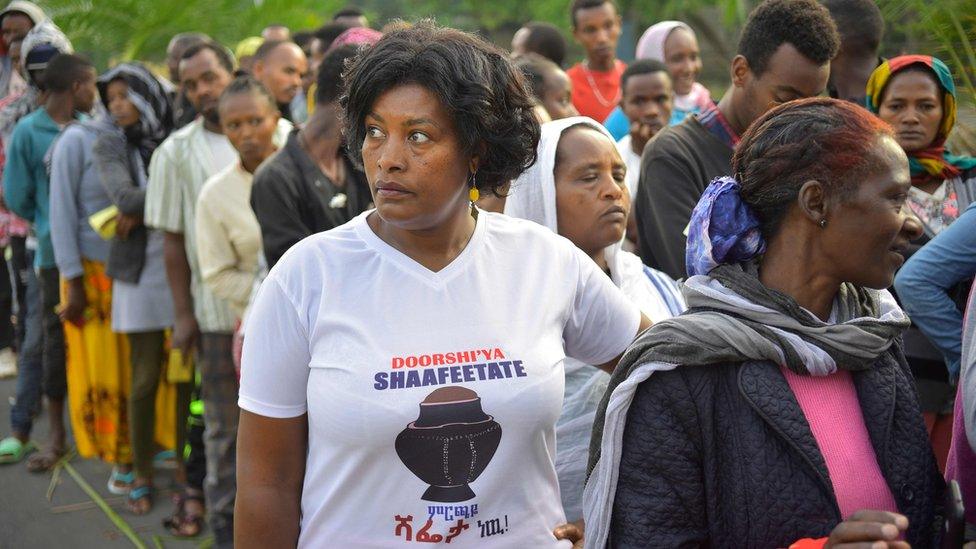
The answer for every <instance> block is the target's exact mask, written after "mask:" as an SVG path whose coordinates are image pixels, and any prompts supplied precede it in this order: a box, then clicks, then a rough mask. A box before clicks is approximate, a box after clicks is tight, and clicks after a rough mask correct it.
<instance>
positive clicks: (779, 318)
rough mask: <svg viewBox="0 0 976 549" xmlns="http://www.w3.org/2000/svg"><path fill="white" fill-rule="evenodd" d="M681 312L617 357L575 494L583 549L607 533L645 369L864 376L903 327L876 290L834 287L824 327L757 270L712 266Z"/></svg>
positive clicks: (691, 287)
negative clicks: (753, 367) (759, 367)
mask: <svg viewBox="0 0 976 549" xmlns="http://www.w3.org/2000/svg"><path fill="white" fill-rule="evenodd" d="M683 293H684V295H685V299H686V301H687V303H688V307H689V310H688V312H687V313H685V314H684V315H681V316H679V317H676V318H672V319H668V320H664V321H661V322H659V323H657V324H655V325H654V326H653V327H652V328H651V329H649V330H647V331H646V332H645V333H644V334H642V335H641V336H640V337H638V339H637V340H636V341H635V342H634V343H633V345H631V347H630V348H629V349H628V350H627V351H626V352H625V353H624V355H623V357H621V359H620V362H619V363H618V364H617V368H616V370H615V371H614V373H613V376H612V377H611V379H610V385H609V387H608V389H607V392H606V394H604V396H603V401H602V402H601V403H600V407H599V408H598V409H597V415H596V420H595V421H594V424H593V437H592V438H591V441H590V462H589V467H588V470H589V478H588V480H587V484H586V489H585V491H584V494H583V510H584V517H585V520H586V547H603V546H604V545H605V544H606V539H607V534H608V533H609V525H610V514H611V511H612V509H613V497H614V493H615V492H616V483H617V469H618V467H619V464H620V451H621V448H622V445H623V429H624V425H625V423H626V419H627V410H628V408H629V407H630V403H631V401H632V400H633V397H634V393H635V391H636V389H637V386H638V385H639V384H640V383H642V382H643V381H644V380H646V379H647V378H648V377H649V376H650V375H651V374H652V373H654V372H655V371H665V370H671V369H674V368H677V367H680V366H682V365H705V364H723V363H730V362H733V363H734V362H745V361H749V360H770V361H773V362H776V363H777V364H782V365H785V366H786V367H788V368H789V369H790V370H791V371H793V372H796V373H798V374H802V375H816V376H824V375H828V374H831V373H833V372H836V371H837V370H838V369H845V370H864V369H867V368H870V367H871V364H872V363H873V362H874V361H875V360H876V359H877V358H878V357H879V356H880V355H881V354H882V353H884V352H885V351H887V350H888V348H889V347H890V346H891V345H892V343H894V341H895V339H896V338H897V337H898V336H899V335H900V334H901V333H902V332H903V331H904V330H905V329H906V328H907V327H908V326H909V324H910V322H909V320H908V316H907V315H905V313H904V312H903V311H902V310H901V309H900V308H899V307H898V305H897V304H896V303H895V300H894V298H893V297H892V296H891V294H890V293H888V292H887V291H885V290H880V291H879V290H870V289H865V288H859V287H855V286H853V285H851V284H843V285H841V287H840V290H839V291H838V294H837V297H836V299H835V301H834V311H833V315H832V316H833V320H835V321H836V322H833V323H827V322H823V321H822V320H820V319H818V318H816V317H815V316H814V315H813V314H811V313H810V312H809V311H807V310H805V309H803V308H802V307H800V305H799V304H798V303H796V301H795V300H793V299H792V298H791V297H789V296H787V295H785V294H782V293H780V292H777V291H775V290H771V289H769V288H766V287H765V286H763V285H762V283H760V282H759V278H758V263H756V262H753V263H749V264H744V265H741V266H740V265H720V266H719V267H717V268H715V269H713V270H712V271H711V272H710V273H709V274H708V275H707V276H705V275H700V276H693V277H691V278H690V279H688V281H687V282H685V286H684V288H683Z"/></svg>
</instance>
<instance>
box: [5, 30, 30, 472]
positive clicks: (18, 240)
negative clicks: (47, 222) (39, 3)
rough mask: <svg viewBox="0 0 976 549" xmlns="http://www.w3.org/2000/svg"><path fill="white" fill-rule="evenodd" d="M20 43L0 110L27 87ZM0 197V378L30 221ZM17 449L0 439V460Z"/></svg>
mask: <svg viewBox="0 0 976 549" xmlns="http://www.w3.org/2000/svg"><path fill="white" fill-rule="evenodd" d="M22 44H23V39H22V38H19V39H17V38H15V39H13V40H12V41H11V42H10V43H9V44H7V57H8V58H9V61H10V78H11V79H12V81H11V82H9V83H8V86H7V90H8V93H7V94H6V96H4V97H3V98H0V111H2V110H3V109H4V108H5V107H6V106H7V105H9V104H10V103H12V102H13V101H15V100H16V99H18V98H19V97H20V96H22V95H23V94H24V92H25V90H26V87H27V83H26V82H25V81H24V79H23V77H22V76H21V70H20V68H21V66H22V65H21V60H20V54H21V45H22ZM0 62H2V60H0ZM0 71H2V66H0ZM2 78H3V75H2V73H0V80H2ZM2 87H3V83H2V81H0V93H2ZM3 148H4V147H3V143H2V141H0V174H2V173H3V172H2V169H3V163H4V162H5V156H4V151H3ZM2 197H3V192H2V189H0V251H6V250H7V248H8V247H10V249H11V262H10V263H9V264H8V262H7V261H6V260H2V261H0V379H2V378H7V377H13V376H15V375H17V355H16V354H15V352H14V350H15V349H19V348H20V344H21V343H22V342H23V338H22V337H20V336H21V335H22V334H23V321H24V317H25V315H24V314H23V312H24V308H25V305H26V303H25V301H24V297H25V293H26V292H25V288H24V284H25V281H24V279H23V276H22V274H21V271H22V270H23V269H24V265H25V264H26V262H24V261H16V260H15V257H16V259H17V260H20V259H22V258H23V252H22V251H20V252H18V253H16V254H15V253H14V252H13V249H14V248H15V247H16V248H19V249H20V250H22V249H23V246H24V244H25V243H24V237H26V236H27V232H28V231H29V230H30V225H29V224H28V223H27V222H26V221H24V220H23V219H20V218H18V217H17V216H15V215H13V214H12V213H10V211H9V210H7V208H6V207H5V206H4V205H3V200H2ZM17 256H19V257H17ZM18 263H19V264H18ZM15 300H16V303H17V314H18V322H17V323H16V327H15V324H14V322H13V314H14V302H15ZM18 449H19V448H18V447H17V445H16V444H14V446H11V447H8V448H4V446H3V443H2V442H0V463H2V462H3V460H4V459H14V460H16V459H18V453H19V452H18V451H17V450H18Z"/></svg>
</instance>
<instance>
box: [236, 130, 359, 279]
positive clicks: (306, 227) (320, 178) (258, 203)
mask: <svg viewBox="0 0 976 549" xmlns="http://www.w3.org/2000/svg"><path fill="white" fill-rule="evenodd" d="M298 132H299V130H297V129H296V130H294V131H292V133H291V135H289V136H288V142H287V143H286V144H285V146H284V148H283V149H281V150H280V151H278V153H277V154H275V155H274V156H273V157H272V158H270V159H268V160H267V161H266V162H265V163H264V164H262V165H261V167H260V168H258V170H257V172H255V174H254V186H253V187H252V188H251V208H253V209H254V215H255V216H257V219H258V223H259V224H260V225H261V235H262V237H263V239H264V255H265V258H266V259H267V261H268V268H271V267H273V266H274V264H275V263H277V262H278V260H279V259H280V258H281V256H282V255H283V254H284V253H285V252H287V251H288V249H289V248H291V247H292V246H294V245H295V244H297V243H298V241H299V240H302V239H303V238H305V237H307V236H311V235H313V234H315V233H318V232H322V231H327V230H329V229H332V228H335V227H338V226H339V225H342V224H343V223H345V222H347V221H349V220H350V219H352V218H353V217H356V216H357V215H359V214H360V213H362V212H363V211H365V210H367V209H368V208H370V207H372V206H371V204H372V198H371V197H370V193H369V185H368V184H367V183H366V176H365V174H363V172H362V171H361V170H357V169H356V168H355V167H354V166H353V165H352V163H351V162H350V161H349V160H348V159H346V173H347V174H349V175H348V177H347V178H346V179H347V183H346V188H343V189H339V188H337V187H336V186H335V184H334V183H333V182H332V181H330V180H329V178H328V177H326V176H325V174H323V173H322V170H320V169H319V168H318V166H317V165H316V164H315V163H314V162H313V161H312V159H311V158H310V157H309V156H308V154H307V153H306V152H305V150H304V149H302V146H301V144H300V143H299V141H298ZM339 193H343V194H345V195H346V201H345V205H344V206H341V207H338V206H337V207H333V206H332V204H331V203H332V200H333V198H334V197H335V196H336V195H338V194H339Z"/></svg>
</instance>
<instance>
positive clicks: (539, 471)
mask: <svg viewBox="0 0 976 549" xmlns="http://www.w3.org/2000/svg"><path fill="white" fill-rule="evenodd" d="M370 214H372V211H368V212H365V213H363V214H361V215H359V216H358V217H356V218H355V219H353V220H352V221H350V222H349V223H346V224H345V225H342V226H341V227H337V228H336V229H333V230H330V231H327V232H324V233H320V234H317V235H314V236H311V237H309V238H307V239H305V240H303V241H302V242H300V243H299V244H297V245H296V246H294V247H293V248H292V249H291V250H289V251H288V252H287V253H286V254H285V255H284V257H282V259H281V260H280V261H279V262H278V263H277V265H276V266H275V267H274V269H273V270H272V271H271V273H270V274H269V276H268V278H267V279H266V280H265V282H264V284H263V286H262V288H261V290H260V292H259V295H258V297H257V299H256V300H255V303H254V305H253V308H252V309H251V313H250V316H249V319H248V323H247V337H246V338H245V343H244V359H243V375H242V379H241V390H240V406H241V408H243V409H245V410H248V411H250V412H253V413H256V414H260V415H263V416H268V417H278V418H287V417H297V416H300V415H302V414H304V413H306V412H307V413H308V424H309V435H308V437H309V439H308V445H309V450H308V457H307V463H306V471H305V482H304V490H303V492H302V524H301V535H300V538H299V545H300V546H303V547H330V546H331V547H335V546H344V547H391V546H412V545H413V543H414V542H417V541H421V542H422V541H439V542H443V543H451V544H452V545H453V546H460V547H473V546H477V547H569V545H570V544H569V543H568V542H566V541H561V542H557V541H556V540H555V538H554V537H553V535H552V529H553V528H555V527H556V526H558V525H559V524H561V523H563V522H564V516H563V511H562V506H561V504H560V498H559V485H558V482H557V479H556V472H555V468H554V466H553V461H554V456H555V434H554V425H555V422H556V418H557V417H558V416H559V413H560V410H561V407H562V402H563V390H564V371H563V360H564V358H565V357H566V356H567V355H569V356H572V357H574V358H577V359H579V360H582V361H584V362H587V363H590V364H602V363H604V362H606V361H608V360H611V359H612V358H613V357H615V356H617V355H618V354H620V353H621V352H623V350H624V349H625V348H626V347H627V345H628V344H629V343H630V342H631V341H632V340H633V338H634V336H635V334H636V332H637V328H638V325H639V323H640V313H639V311H638V310H637V309H636V308H635V307H634V306H633V305H632V304H631V303H630V302H629V300H628V299H627V298H626V297H625V296H624V295H623V294H622V293H621V292H620V291H619V290H618V289H617V288H616V287H614V285H613V283H612V282H611V280H610V278H609V277H607V276H606V275H605V274H604V273H603V272H601V271H600V270H599V268H598V267H597V266H596V264H595V263H594V262H593V261H592V260H591V259H590V258H589V257H587V256H586V255H585V254H583V252H581V251H579V250H578V249H577V248H576V247H575V246H574V245H573V244H572V243H571V242H570V241H569V240H566V239H565V238H563V237H561V236H558V235H555V234H553V233H552V231H550V230H548V229H546V228H545V227H542V226H540V225H537V224H535V223H531V222H528V221H524V220H520V219H513V218H509V217H506V216H503V215H500V214H493V213H486V212H481V213H480V215H479V216H478V222H477V224H476V228H475V231H474V234H473V236H472V237H471V240H470V242H469V243H468V244H467V246H466V247H465V249H464V250H463V251H462V252H461V253H460V254H459V255H458V257H457V258H455V259H454V261H453V262H451V264H450V265H448V266H447V267H445V268H444V269H442V270H441V271H439V272H436V273H435V272H432V271H430V270H428V269H426V268H425V267H423V266H422V265H420V264H419V263H416V262H415V261H413V260H412V259H410V258H409V257H407V256H406V255H404V254H403V253H401V252H400V251H398V250H396V249H395V248H393V247H392V246H390V245H389V244H387V243H386V242H384V241H383V240H381V239H380V238H379V237H377V236H376V235H375V233H373V231H372V230H371V229H370V228H369V225H368V224H367V222H366V218H367V217H368V216H369V215H370ZM281 451H283V452H287V451H292V450H291V449H288V448H282V449H281Z"/></svg>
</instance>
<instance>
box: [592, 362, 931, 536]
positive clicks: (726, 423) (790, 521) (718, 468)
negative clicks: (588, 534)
mask: <svg viewBox="0 0 976 549" xmlns="http://www.w3.org/2000/svg"><path fill="white" fill-rule="evenodd" d="M852 377H853V380H854V384H855V386H856V388H857V393H858V397H859V400H860V403H861V410H862V413H863V415H864V421H865V424H866V426H867V429H868V433H869V436H870V437H871V442H872V445H873V446H874V450H875V453H876V454H877V457H878V464H879V466H880V468H881V473H882V474H883V475H884V478H885V479H886V480H887V481H888V486H889V487H890V488H891V492H892V495H893V496H894V498H895V502H896V503H897V505H898V509H899V511H900V512H901V513H903V514H904V515H906V516H907V517H908V520H909V523H910V524H909V530H908V536H907V540H908V541H909V542H910V543H911V545H912V547H915V548H923V547H932V546H933V545H936V538H937V537H938V533H937V531H938V529H939V527H940V526H941V524H942V519H941V518H940V517H939V515H940V514H941V509H942V494H943V490H944V481H943V479H942V476H941V475H940V474H939V471H938V468H937V467H936V462H935V457H934V455H933V454H932V449H931V446H930V445H929V441H928V436H927V435H926V431H925V425H924V423H923V421H922V416H921V414H920V412H919V408H918V402H917V397H916V393H915V385H914V382H913V381H912V377H911V374H910V372H909V369H908V365H907V364H906V363H905V360H904V356H903V354H902V352H901V350H900V349H897V350H896V349H892V350H891V351H889V352H888V353H886V354H885V355H883V356H882V357H880V358H879V359H878V361H877V362H876V363H875V365H874V366H873V367H872V368H871V369H869V370H865V371H862V372H854V373H853V375H852ZM623 444H624V446H623V455H622V458H621V463H620V476H619V481H618V485H617V493H616V497H615V500H614V505H613V517H612V522H611V533H610V544H611V545H612V546H614V547H656V548H657V547H660V548H665V547H734V548H746V547H756V548H774V547H789V546H790V544H791V543H792V542H794V541H796V540H798V539H802V538H807V537H809V538H820V537H825V536H827V535H829V534H830V531H831V530H832V529H833V528H834V526H836V525H837V524H838V523H839V522H840V520H841V517H840V511H839V509H838V507H837V503H836V499H835V497H834V493H833V487H832V485H831V483H830V477H829V474H828V472H827V466H826V464H825V463H824V459H823V456H822V455H821V453H820V450H819V448H818V446H817V442H816V440H815V439H814V437H813V434H812V433H811V431H810V427H809V424H808V423H807V421H806V418H805V417H804V415H803V411H802V410H801V409H800V406H799V404H798V403H797V401H796V398H795V397H794V396H793V392H792V390H791V389H790V387H789V385H788V384H787V381H786V378H785V377H784V376H783V374H782V372H781V371H780V369H779V367H778V366H776V365H775V364H773V363H771V362H746V363H740V364H726V365H711V366H684V367H679V368H677V369H675V370H672V371H667V372H656V373H654V374H653V375H651V377H650V378H649V379H648V380H647V381H645V382H644V383H642V384H641V385H640V386H639V387H638V389H637V392H636V394H635V396H634V401H633V404H632V405H631V408H630V410H629V413H628V416H627V425H626V428H625V433H624V443H623Z"/></svg>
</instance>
